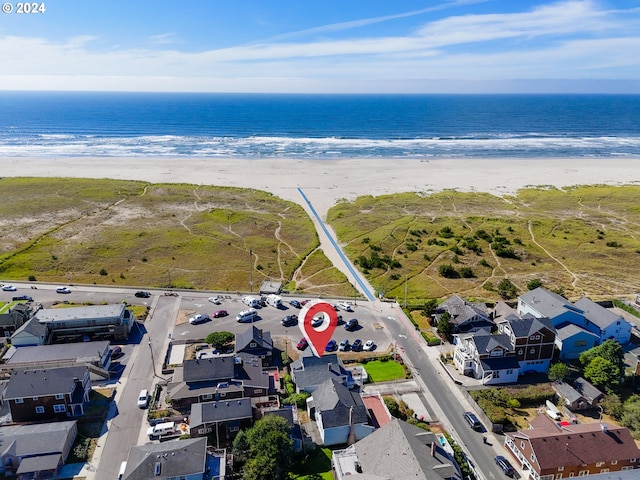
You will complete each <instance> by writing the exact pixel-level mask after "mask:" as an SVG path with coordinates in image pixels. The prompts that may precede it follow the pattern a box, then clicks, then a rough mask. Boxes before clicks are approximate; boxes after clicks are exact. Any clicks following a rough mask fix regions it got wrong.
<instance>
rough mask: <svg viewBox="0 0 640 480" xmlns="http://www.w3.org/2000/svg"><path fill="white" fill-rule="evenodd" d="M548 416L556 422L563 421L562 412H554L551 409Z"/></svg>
mask: <svg viewBox="0 0 640 480" xmlns="http://www.w3.org/2000/svg"><path fill="white" fill-rule="evenodd" d="M547 415H549V418H551V419H552V420H555V421H556V422H557V421H558V420H561V419H562V414H561V413H560V412H554V411H553V410H551V409H548V410H547Z"/></svg>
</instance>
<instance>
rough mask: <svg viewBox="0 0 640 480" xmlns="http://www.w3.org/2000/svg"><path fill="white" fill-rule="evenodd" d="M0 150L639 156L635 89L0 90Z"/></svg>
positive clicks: (20, 153) (639, 98)
mask: <svg viewBox="0 0 640 480" xmlns="http://www.w3.org/2000/svg"><path fill="white" fill-rule="evenodd" d="M0 156H11V157H30V156H37V157H61V156H105V157H108V156H116V157H127V156H171V157H185V156H197V157H214V158H234V157H235V158H257V159H258V158H275V157H280V158H305V159H318V160H322V159H334V158H362V159H366V158H389V159H393V158H416V159H427V158H438V157H441V158H458V157H463V158H507V157H508V158H566V157H604V158H606V157H614V156H623V157H636V156H638V157H640V95H266V94H255V95H252V94H186V93H185V94H175V93H165V94H162V93H63V92H57V93H52V92H0Z"/></svg>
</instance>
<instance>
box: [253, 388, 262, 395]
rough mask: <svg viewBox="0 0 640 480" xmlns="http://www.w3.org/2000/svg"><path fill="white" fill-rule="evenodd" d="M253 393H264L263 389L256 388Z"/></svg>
mask: <svg viewBox="0 0 640 480" xmlns="http://www.w3.org/2000/svg"><path fill="white" fill-rule="evenodd" d="M253 393H254V394H259V393H262V389H261V388H254V389H253Z"/></svg>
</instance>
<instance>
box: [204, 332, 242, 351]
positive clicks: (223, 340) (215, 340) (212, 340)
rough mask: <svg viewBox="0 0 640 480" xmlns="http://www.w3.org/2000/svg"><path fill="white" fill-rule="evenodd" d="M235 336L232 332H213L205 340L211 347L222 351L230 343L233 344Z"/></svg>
mask: <svg viewBox="0 0 640 480" xmlns="http://www.w3.org/2000/svg"><path fill="white" fill-rule="evenodd" d="M234 338H235V335H234V334H233V333H231V332H212V333H210V334H209V335H207V337H206V338H205V339H204V341H205V342H207V343H208V344H210V345H213V346H214V347H215V348H217V349H222V348H224V346H225V345H226V344H228V343H231V342H232V341H233V339H234Z"/></svg>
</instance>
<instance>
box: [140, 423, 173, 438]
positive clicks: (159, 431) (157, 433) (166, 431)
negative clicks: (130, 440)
mask: <svg viewBox="0 0 640 480" xmlns="http://www.w3.org/2000/svg"><path fill="white" fill-rule="evenodd" d="M177 433H179V432H178V429H177V428H176V424H175V422H165V423H158V424H157V425H154V426H153V427H149V428H148V429H147V436H148V437H149V439H150V440H151V439H154V438H160V437H166V436H169V435H173V434H177Z"/></svg>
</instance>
